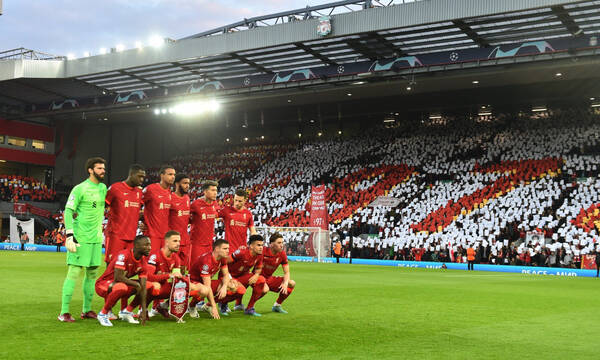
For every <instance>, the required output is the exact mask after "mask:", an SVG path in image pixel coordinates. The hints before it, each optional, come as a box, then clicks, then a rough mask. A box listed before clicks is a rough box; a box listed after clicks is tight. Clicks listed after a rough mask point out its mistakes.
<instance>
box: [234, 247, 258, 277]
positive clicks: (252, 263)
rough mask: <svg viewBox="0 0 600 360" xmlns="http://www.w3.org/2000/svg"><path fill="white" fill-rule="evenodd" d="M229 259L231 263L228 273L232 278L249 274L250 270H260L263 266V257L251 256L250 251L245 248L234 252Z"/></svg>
mask: <svg viewBox="0 0 600 360" xmlns="http://www.w3.org/2000/svg"><path fill="white" fill-rule="evenodd" d="M231 259H233V262H232V263H230V264H229V273H230V274H231V276H232V277H234V278H235V277H240V276H242V275H245V274H247V273H249V272H250V270H251V269H252V268H254V269H258V268H261V267H262V265H263V256H262V255H256V256H252V254H251V253H250V249H248V248H247V247H245V246H242V247H240V248H238V249H237V250H236V251H234V252H233V254H231Z"/></svg>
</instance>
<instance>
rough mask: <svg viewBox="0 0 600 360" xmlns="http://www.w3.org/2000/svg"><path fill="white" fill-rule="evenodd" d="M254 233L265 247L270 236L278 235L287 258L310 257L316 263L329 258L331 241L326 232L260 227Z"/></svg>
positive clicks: (306, 228)
mask: <svg viewBox="0 0 600 360" xmlns="http://www.w3.org/2000/svg"><path fill="white" fill-rule="evenodd" d="M256 231H257V232H258V233H259V234H260V235H262V236H263V237H264V238H265V246H267V245H268V243H269V238H270V237H271V235H273V234H274V233H276V232H278V233H280V234H281V235H282V236H283V244H284V249H285V251H286V253H287V255H288V256H303V257H310V258H312V259H313V261H318V262H321V261H322V260H323V258H326V257H329V256H331V241H330V239H329V231H327V230H323V229H320V228H317V227H281V226H261V227H257V228H256Z"/></svg>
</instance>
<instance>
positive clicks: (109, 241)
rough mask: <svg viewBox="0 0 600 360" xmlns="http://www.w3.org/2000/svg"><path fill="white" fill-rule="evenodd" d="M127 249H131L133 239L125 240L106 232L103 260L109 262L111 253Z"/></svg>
mask: <svg viewBox="0 0 600 360" xmlns="http://www.w3.org/2000/svg"><path fill="white" fill-rule="evenodd" d="M129 249H133V240H125V239H121V238H120V237H118V236H115V235H111V234H108V235H107V236H106V237H105V244H104V261H105V262H107V263H109V262H110V260H111V258H112V256H113V255H115V254H116V253H118V252H119V251H121V250H129Z"/></svg>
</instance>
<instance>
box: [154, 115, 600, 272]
mask: <svg viewBox="0 0 600 360" xmlns="http://www.w3.org/2000/svg"><path fill="white" fill-rule="evenodd" d="M499 118H503V117H502V116H499ZM599 138H600V124H599V123H598V117H597V116H596V115H593V114H592V113H589V112H586V111H580V110H579V109H569V110H566V111H556V112H555V113H553V114H552V115H550V116H546V117H541V118H536V119H532V118H530V117H526V118H515V119H513V120H507V119H504V120H498V121H492V122H484V123H481V124H475V125H474V122H473V121H471V120H468V119H454V121H452V123H451V124H448V125H444V126H436V125H428V124H421V126H419V127H418V128H416V129H413V130H412V131H410V132H407V131H406V129H405V128H396V129H382V128H378V129H374V130H372V131H371V132H369V133H367V134H364V135H362V136H360V137H359V138H351V139H338V140H324V141H308V142H304V143H301V144H298V145H286V146H285V147H278V146H273V145H267V146H260V145H254V146H251V147H238V148H235V149H230V150H227V152H223V153H221V154H219V153H218V149H212V151H211V152H210V153H207V152H204V153H199V154H195V155H193V156H192V157H191V158H193V159H195V160H196V162H188V161H186V160H185V159H183V158H180V159H174V160H173V161H172V163H174V164H175V166H176V168H177V171H184V172H187V173H191V174H194V176H193V178H194V180H195V182H196V183H195V184H194V185H195V187H198V186H199V183H198V182H197V181H199V180H200V179H205V178H216V179H219V180H222V179H224V180H225V181H223V182H222V183H221V189H220V192H221V194H222V195H223V196H224V198H223V201H225V202H227V201H229V198H230V195H229V194H231V193H232V192H233V190H234V188H235V187H237V186H243V187H245V188H247V189H248V190H249V191H250V204H249V206H250V207H251V208H252V209H253V213H254V216H255V222H256V223H257V226H262V225H268V226H290V227H293V226H308V219H309V209H310V206H309V198H310V186H311V185H314V184H321V183H323V184H325V185H327V200H328V208H329V217H330V218H329V220H330V227H329V228H330V231H331V232H332V233H334V234H336V236H334V239H335V240H334V241H336V240H337V239H341V240H343V243H344V247H345V250H346V252H348V250H350V246H352V250H353V251H352V254H354V255H353V256H355V257H370V258H386V259H387V258H391V259H419V260H433V261H452V260H454V261H463V256H465V255H466V253H465V252H466V248H467V247H468V246H469V245H474V246H476V247H477V248H478V253H477V254H478V261H479V262H489V263H496V264H502V263H504V264H532V265H540V266H541V265H553V266H566V267H570V266H574V264H575V263H576V262H578V261H580V258H581V255H585V254H588V253H591V252H594V251H595V243H596V241H597V234H598V233H597V231H598V230H599V229H600V221H599V219H600V215H599V213H600V208H598V206H599V205H600V204H599V201H598V195H597V194H598V191H597V190H598V187H600V182H598V181H597V176H598V166H597V164H598V160H600V158H599V155H600V151H599V147H598V145H599V143H598V139H599ZM223 159H228V160H227V162H224V160H223ZM186 163H187V164H190V165H187V166H186V165H184V164H186ZM211 169H220V170H221V172H219V171H212V172H211ZM231 170H233V171H231ZM228 171H229V172H228ZM229 173H231V174H233V175H234V176H228V175H226V174H229ZM213 174H217V176H212V175H213ZM156 175H157V174H153V177H156ZM380 195H388V196H392V197H395V198H398V199H400V205H399V206H397V207H396V208H390V207H381V206H376V207H369V206H368V205H369V204H370V203H371V202H372V201H373V200H375V199H376V198H377V197H378V196H380ZM195 196H197V192H194V193H193V194H192V197H195ZM530 231H539V232H542V233H544V235H545V237H547V239H544V238H542V239H541V240H537V241H533V242H528V241H526V240H527V239H526V233H527V232H530ZM362 234H376V235H378V236H377V238H373V239H371V238H368V237H364V236H360V235H362ZM297 236H300V235H298V234H295V235H294V234H289V235H287V236H286V237H287V239H286V240H287V241H288V244H289V245H288V246H289V247H291V248H292V249H290V250H291V251H292V252H294V253H297V252H298V253H299V254H300V253H301V249H297V246H298V242H299V240H300V239H298V238H295V237H297ZM350 239H352V241H350ZM294 249H295V250H294ZM557 258H558V260H557ZM551 259H552V262H550V261H551Z"/></svg>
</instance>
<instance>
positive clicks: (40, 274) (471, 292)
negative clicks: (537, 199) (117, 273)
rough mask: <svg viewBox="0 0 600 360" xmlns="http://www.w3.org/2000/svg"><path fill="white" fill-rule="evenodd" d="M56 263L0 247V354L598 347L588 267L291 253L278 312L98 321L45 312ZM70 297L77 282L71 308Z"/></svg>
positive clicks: (56, 295) (538, 352)
mask: <svg viewBox="0 0 600 360" xmlns="http://www.w3.org/2000/svg"><path fill="white" fill-rule="evenodd" d="M65 272H66V266H65V254H64V253H63V254H56V253H33V252H32V253H29V252H12V251H0V274H1V276H2V277H1V278H2V282H1V286H0V289H1V292H0V309H2V316H1V317H0V329H1V330H0V339H2V340H1V341H2V346H0V359H55V358H82V359H84V358H89V359H94V360H96V359H113V360H117V359H124V358H127V357H135V358H141V357H144V358H146V359H153V358H165V359H167V358H168V359H179V358H180V359H184V358H185V359H238V358H239V359H384V358H393V359H402V358H415V359H424V358H425V359H477V358H488V359H512V358H517V357H518V358H523V359H527V358H536V359H561V358H562V359H567V358H568V359H573V358H590V359H591V358H597V353H598V350H599V349H600V345H598V338H599V336H600V326H599V325H598V324H600V311H599V310H598V306H597V299H598V298H599V297H600V280H598V279H595V278H576V277H557V276H535V275H521V274H504V273H488V272H470V273H467V272H465V271H456V270H427V269H408V268H394V267H376V266H363V265H341V264H307V263H292V264H291V272H292V278H293V279H295V280H296V282H297V286H296V290H295V291H294V293H293V294H292V295H291V296H290V297H289V298H288V300H287V301H286V302H285V303H284V308H285V309H286V310H288V311H289V314H287V315H282V314H276V313H272V312H271V311H270V309H271V305H272V304H273V302H274V301H275V296H276V295H275V294H274V293H270V294H269V295H267V296H266V297H265V298H263V299H262V300H261V301H259V302H258V303H257V306H256V308H257V311H258V312H260V313H262V314H263V316H262V317H261V318H252V317H249V316H244V315H243V314H241V313H235V314H234V315H233V316H231V317H229V318H224V319H221V320H210V319H209V318H208V314H206V313H202V314H201V318H200V319H190V318H189V317H187V316H186V323H185V324H176V323H175V322H174V321H168V320H164V319H158V320H154V319H153V320H151V321H149V322H148V324H147V326H146V327H141V326H139V325H131V324H126V323H123V322H120V321H114V327H112V328H104V327H102V326H100V324H98V323H97V321H95V320H85V321H83V320H79V319H78V321H77V322H76V323H75V324H66V323H60V322H58V321H57V320H56V316H57V315H58V312H59V309H60V297H61V293H60V292H61V287H62V282H63V279H64V275H65ZM101 300H102V299H101V298H99V297H95V299H94V310H96V311H99V309H100V308H101ZM247 300H248V296H246V297H244V302H247ZM81 303H82V297H81V284H78V285H77V287H76V290H75V295H74V298H73V301H72V303H71V312H72V313H73V314H74V315H78V314H79V312H80V310H81Z"/></svg>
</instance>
